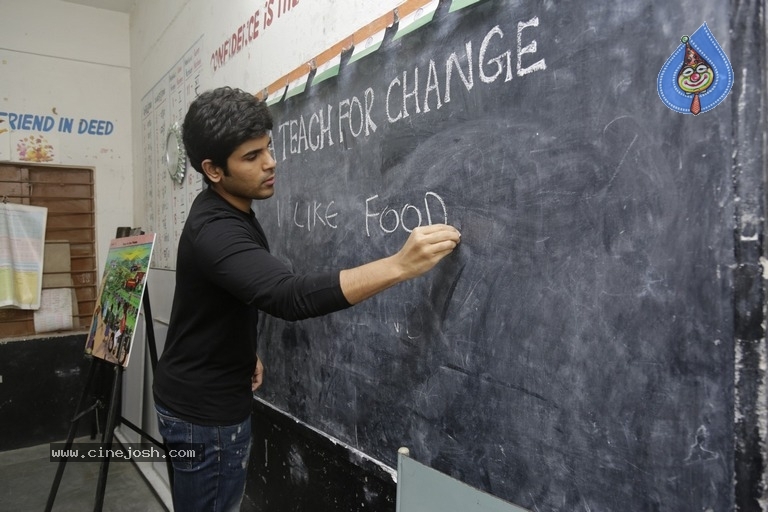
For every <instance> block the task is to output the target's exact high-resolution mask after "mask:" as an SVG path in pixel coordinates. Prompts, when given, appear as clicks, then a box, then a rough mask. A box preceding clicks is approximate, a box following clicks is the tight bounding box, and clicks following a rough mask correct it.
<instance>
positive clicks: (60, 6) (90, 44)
mask: <svg viewBox="0 0 768 512" xmlns="http://www.w3.org/2000/svg"><path fill="white" fill-rule="evenodd" d="M129 66H130V60H129V16H128V15H127V14H124V13H118V12H113V11H106V10H103V9H95V8H92V7H85V6H82V5H76V4H71V3H67V2H62V1H61V0H0V112H5V113H6V114H7V115H5V116H3V115H2V114H0V120H4V121H5V122H4V123H1V124H0V126H2V125H5V126H6V127H7V126H8V124H9V121H10V119H9V116H11V115H18V114H32V115H37V116H50V117H51V118H53V120H54V123H55V127H54V128H53V129H51V130H50V131H46V132H43V133H42V135H43V136H44V137H45V138H46V140H47V141H48V142H49V143H50V144H51V145H52V146H53V148H54V150H53V154H54V159H53V160H52V161H50V162H48V163H50V164H53V165H62V166H76V167H92V168H93V169H94V181H95V195H96V240H97V254H98V268H97V270H98V271H99V272H101V269H102V268H103V265H104V262H105V261H106V255H107V251H108V250H109V241H110V240H111V239H112V238H114V234H115V228H116V227H118V226H130V225H133V212H134V204H133V163H132V158H133V157H132V153H131V110H130V102H129V98H130V81H131V74H130V69H129ZM63 118H70V119H72V120H73V129H72V132H71V133H68V132H66V131H65V132H61V131H59V123H60V121H61V119H63ZM81 119H85V120H92V119H95V120H100V121H104V122H105V124H104V125H102V126H107V125H106V122H109V123H112V126H113V129H112V130H111V132H110V133H109V134H102V135H97V134H89V133H87V132H86V133H82V134H80V133H77V132H78V127H79V125H80V120H81ZM17 127H19V129H17V130H11V131H10V132H7V133H4V134H2V136H0V155H3V156H4V157H5V158H3V156H0V160H6V161H7V160H11V161H17V159H16V158H15V157H14V155H13V148H15V143H14V140H16V137H24V136H28V135H31V134H38V133H40V131H39V130H37V131H35V130H29V129H22V128H23V125H21V124H17ZM9 155H10V158H9ZM16 156H18V155H16Z"/></svg>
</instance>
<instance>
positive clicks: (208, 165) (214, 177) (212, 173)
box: [201, 159, 224, 183]
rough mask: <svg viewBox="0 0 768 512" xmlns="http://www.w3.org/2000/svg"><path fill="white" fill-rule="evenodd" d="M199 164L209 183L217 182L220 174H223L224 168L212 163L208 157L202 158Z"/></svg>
mask: <svg viewBox="0 0 768 512" xmlns="http://www.w3.org/2000/svg"><path fill="white" fill-rule="evenodd" d="M201 165H202V166H203V172H204V173H205V175H206V176H208V179H209V180H210V181H211V183H218V182H219V180H221V175H222V174H224V170H223V169H222V168H221V167H219V166H217V165H216V164H214V163H213V162H212V161H211V160H210V159H207V160H203V161H202V162H201Z"/></svg>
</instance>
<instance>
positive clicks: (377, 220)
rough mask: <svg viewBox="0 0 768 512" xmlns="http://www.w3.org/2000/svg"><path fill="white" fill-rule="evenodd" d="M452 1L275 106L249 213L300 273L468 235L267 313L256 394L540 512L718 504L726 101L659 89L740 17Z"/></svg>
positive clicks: (726, 270) (732, 260)
mask: <svg viewBox="0 0 768 512" xmlns="http://www.w3.org/2000/svg"><path fill="white" fill-rule="evenodd" d="M449 4H450V2H441V4H440V7H439V8H438V11H437V12H436V13H435V16H434V19H433V20H432V21H431V22H430V23H428V24H426V25H425V26H423V27H421V28H419V29H418V30H415V31H413V32H411V33H409V34H407V35H405V36H403V37H399V38H397V37H395V30H392V31H390V32H389V33H388V35H387V37H386V38H385V40H384V42H383V44H382V47H381V48H379V49H378V50H377V51H375V52H373V53H371V54H370V55H368V56H366V57H364V58H362V59H359V60H354V61H351V60H352V59H350V58H349V55H348V54H346V56H345V59H342V66H341V69H340V72H339V73H338V75H337V76H335V77H333V78H330V79H327V80H323V81H321V82H319V83H311V79H310V86H309V87H308V89H307V90H306V91H304V92H303V93H301V94H298V95H295V96H292V97H290V98H286V99H284V101H279V102H276V103H275V104H274V105H273V106H272V111H273V113H274V116H275V129H274V130H273V140H274V145H275V153H276V158H277V164H278V169H277V173H278V174H277V184H276V194H275V196H274V197H273V198H271V199H270V200H268V201H262V202H257V203H254V209H255V211H256V214H257V216H258V218H259V219H260V220H261V222H262V224H263V226H264V227H265V230H266V232H267V234H268V236H269V239H270V244H271V247H272V252H273V253H274V254H275V255H277V256H278V257H280V258H282V259H284V260H285V261H286V262H289V264H290V265H291V266H292V267H293V268H294V269H295V270H296V271H299V272H305V271H313V270H332V269H339V268H345V267H350V266H355V265H359V264H362V263H365V262H367V261H369V260H372V259H376V258H380V257H383V256H386V255H388V254H391V253H393V252H394V251H396V250H397V249H398V248H399V247H400V246H401V245H402V243H403V242H404V240H405V239H406V237H407V235H408V229H411V228H413V227H414V226H415V225H418V224H419V223H420V222H421V223H422V224H424V223H428V222H448V223H451V224H453V225H456V226H457V227H459V228H460V229H461V231H462V243H461V245H460V247H459V249H458V250H457V251H456V252H455V253H454V254H452V255H451V256H450V257H448V258H447V259H446V260H445V261H443V262H442V263H441V264H440V265H439V266H438V267H437V268H436V269H434V270H433V271H432V272H430V273H429V274H427V275H426V276H423V277H422V278H419V279H417V280H414V281H411V282H408V283H404V284H401V285H399V286H397V287H396V288H393V289H391V290H388V291H387V292H385V293H383V294H381V295H379V296H377V297H374V298H373V299H371V300H369V301H367V302H366V303H364V304H361V305H359V306H357V307H354V308H352V309H349V310H346V311H343V312H340V313H336V314H333V315H331V316H328V317H324V318H319V319H312V320H308V321H302V322H294V323H291V322H284V321H281V320H277V319H274V318H271V317H268V316H265V317H264V318H263V323H262V331H261V337H260V349H259V351H260V355H261V357H262V358H263V359H264V361H265V365H266V366H267V378H266V380H265V385H264V388H263V391H262V397H264V398H265V399H266V400H267V401H269V402H270V403H273V404H275V406H277V407H278V408H280V409H283V410H286V411H288V412H289V413H290V414H292V415H294V416H296V417H297V418H300V419H301V420H303V421H305V422H307V423H308V424H310V425H312V426H313V427H316V428H317V429H319V430H321V431H323V432H326V433H327V434H329V435H330V436H333V437H335V438H338V439H340V440H342V441H343V442H344V443H347V444H349V445H350V446H352V447H354V448H355V449H358V450H360V451H362V452H364V453H366V454H368V455H370V456H372V457H374V458H376V459H378V460H381V461H383V462H385V463H386V464H388V465H390V466H394V465H395V463H396V462H395V461H396V456H397V455H396V454H397V449H398V448H399V447H400V446H407V447H409V448H410V450H411V454H412V456H413V458H414V459H415V460H418V461H419V462H422V463H424V464H426V465H428V466H430V467H433V468H435V469H437V470H439V471H442V472H445V473H447V474H449V475H451V476H453V477H455V478H457V479H459V480H461V481H463V482H466V483H467V484H469V485H472V486H475V487H478V488H480V489H482V490H485V491H487V492H489V493H491V494H493V495H495V496H498V497H500V498H502V499H505V500H508V501H511V502H513V503H516V504H518V505H521V506H523V507H526V508H529V509H531V510H541V511H543V510H569V511H598V510H600V511H612V510H641V511H646V510H647V511H655V510H669V511H701V510H716V511H722V510H729V509H730V508H732V507H733V503H734V499H735V498H734V493H735V492H734V485H733V479H734V476H733V472H734V453H735V452H736V451H737V448H736V446H735V442H736V440H735V436H734V423H735V421H736V419H735V418H734V367H735V360H734V353H735V341H734V338H735V329H737V328H738V327H739V326H738V325H734V322H735V320H734V319H735V318H737V317H738V315H737V314H736V313H737V311H736V310H737V309H738V305H737V304H735V303H734V286H735V285H734V279H733V274H732V269H733V268H734V266H735V265H736V263H737V261H736V256H735V248H734V231H735V230H737V226H736V225H735V220H734V218H735V215H734V214H735V209H736V207H735V206H734V205H735V204H736V203H737V198H736V197H735V194H734V185H733V175H732V171H731V165H732V161H731V159H732V148H733V145H734V143H733V139H732V138H733V132H732V123H733V116H734V115H735V114H734V112H735V109H734V108H733V107H732V106H731V103H730V102H728V101H726V102H724V103H723V104H722V105H720V106H719V107H717V108H715V109H714V110H712V111H711V112H707V113H705V114H701V115H700V116H697V117H694V116H692V115H683V114H680V113H676V112H673V111H671V110H669V109H668V108H666V107H665V106H664V104H663V103H662V102H661V101H660V100H659V97H658V95H657V91H656V77H657V75H658V73H659V70H660V69H661V66H662V65H663V64H664V62H665V60H666V59H667V58H668V57H669V56H670V54H671V53H672V52H673V51H674V50H675V48H676V47H677V45H678V44H680V37H681V36H682V35H685V34H690V33H692V32H693V31H695V30H696V29H697V28H698V27H699V26H700V25H701V24H702V23H703V22H705V21H706V22H707V24H708V26H709V28H710V30H711V31H712V33H713V34H714V35H715V36H716V37H717V38H718V40H719V42H720V43H721V44H722V45H723V47H724V49H725V52H726V54H727V53H728V52H729V51H730V47H729V39H728V38H729V27H730V24H731V22H732V19H731V12H730V11H729V7H728V3H727V2H720V1H715V0H702V1H696V2H694V1H693V0H686V1H683V2H666V3H665V2H651V1H638V2H621V3H619V2H608V1H600V2H587V3H574V2H567V3H563V2H533V1H530V2H528V1H503V0H498V1H485V2H479V3H476V4H474V5H470V6H467V7H465V8H462V9H459V10H456V11H454V12H450V11H449ZM348 61H349V62H348ZM447 70H450V78H448V77H447V76H446V75H447ZM739 81H740V77H739V76H738V75H737V83H736V85H735V88H737V87H740V83H739ZM745 286H752V284H751V283H747V284H746V285H745Z"/></svg>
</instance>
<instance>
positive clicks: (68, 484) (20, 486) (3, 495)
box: [0, 440, 167, 512]
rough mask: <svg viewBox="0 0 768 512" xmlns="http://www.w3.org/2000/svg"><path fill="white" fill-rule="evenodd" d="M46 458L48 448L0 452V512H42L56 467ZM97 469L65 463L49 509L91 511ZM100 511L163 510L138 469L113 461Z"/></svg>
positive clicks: (95, 464) (93, 465)
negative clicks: (51, 507)
mask: <svg viewBox="0 0 768 512" xmlns="http://www.w3.org/2000/svg"><path fill="white" fill-rule="evenodd" d="M76 441H77V440H76ZM49 457H50V445H48V444H44V445H39V446H32V447H29V448H21V449H18V450H10V451H5V452H0V512H37V511H43V510H45V507H46V504H47V502H48V495H49V494H50V491H51V485H52V484H53V479H54V477H55V475H56V470H57V469H58V466H59V464H58V463H57V462H51V461H50V460H49ZM99 469H100V464H99V463H98V462H69V463H67V464H66V465H65V466H64V474H63V476H62V479H61V483H60V484H59V489H58V492H57V493H56V497H55V500H54V502H53V511H54V512H65V511H66V512H69V511H72V512H74V511H77V512H82V511H88V510H93V509H94V504H95V500H96V488H97V487H98V480H99ZM102 510H104V511H105V512H110V511H111V512H131V511H136V512H167V509H166V508H165V506H163V504H162V502H161V501H160V500H159V499H158V497H157V496H156V495H155V493H154V491H153V490H152V487H150V485H149V484H148V483H147V481H146V480H145V479H144V477H143V476H142V475H141V473H140V472H139V470H138V469H137V468H136V465H135V464H134V463H133V462H128V461H117V460H114V459H112V460H110V464H109V471H108V473H107V485H106V489H105V491H104V507H103V509H102Z"/></svg>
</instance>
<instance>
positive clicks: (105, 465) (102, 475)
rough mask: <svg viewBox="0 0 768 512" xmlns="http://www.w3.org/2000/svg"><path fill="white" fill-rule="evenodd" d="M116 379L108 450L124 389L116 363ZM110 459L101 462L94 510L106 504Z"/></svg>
mask: <svg viewBox="0 0 768 512" xmlns="http://www.w3.org/2000/svg"><path fill="white" fill-rule="evenodd" d="M114 369H115V379H114V382H113V383H112V396H111V397H110V399H109V414H107V425H106V427H105V430H104V434H105V436H106V437H105V439H104V447H105V448H106V449H107V450H111V449H112V437H113V436H114V431H115V424H116V423H117V417H118V411H117V409H118V407H119V405H120V393H121V392H122V389H123V367H122V366H120V365H115V367H114ZM109 460H110V457H109V456H107V457H105V458H104V460H103V461H102V462H101V468H100V469H99V483H98V486H97V487H96V502H95V503H94V505H93V510H94V512H99V511H100V510H101V509H102V507H103V505H104V492H105V490H106V488H107V474H108V472H109Z"/></svg>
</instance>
